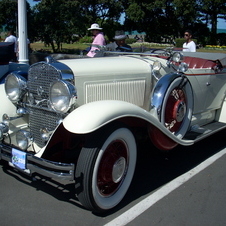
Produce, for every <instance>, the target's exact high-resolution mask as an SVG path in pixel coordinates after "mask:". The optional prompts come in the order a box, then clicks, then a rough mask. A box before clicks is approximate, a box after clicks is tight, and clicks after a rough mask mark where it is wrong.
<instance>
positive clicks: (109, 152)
mask: <svg viewBox="0 0 226 226" xmlns="http://www.w3.org/2000/svg"><path fill="white" fill-rule="evenodd" d="M105 135H106V139H105V140H104V141H103V142H102V144H101V145H98V140H99V139H100V137H101V136H105ZM136 155H137V150H136V142H135V138H134V136H133V134H132V132H131V131H130V130H129V129H127V128H117V129H113V130H108V131H100V133H98V134H96V135H95V137H94V139H92V141H91V140H90V141H88V142H87V145H85V147H83V148H82V150H81V153H80V156H79V159H78V164H77V168H76V174H75V179H76V190H77V196H78V199H79V201H80V202H81V203H82V205H83V206H84V207H86V208H87V209H90V210H92V211H94V212H102V211H106V210H109V209H112V208H113V207H115V206H116V205H117V204H118V203H119V202H120V201H121V200H122V199H123V197H124V196H125V194H126V192H127V190H128V188H129V186H130V183H131V181H132V178H133V174H134V170H135V165H136Z"/></svg>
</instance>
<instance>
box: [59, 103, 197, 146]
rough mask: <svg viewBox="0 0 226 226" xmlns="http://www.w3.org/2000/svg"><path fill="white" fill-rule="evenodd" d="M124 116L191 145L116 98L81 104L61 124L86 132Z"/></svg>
mask: <svg viewBox="0 0 226 226" xmlns="http://www.w3.org/2000/svg"><path fill="white" fill-rule="evenodd" d="M124 117H134V118H139V119H143V120H145V121H147V122H149V123H150V124H152V125H154V126H156V127H157V128H158V129H159V130H161V131H162V132H163V133H164V134H166V135H167V136H168V137H169V138H171V139H172V140H174V141H175V142H177V143H179V144H182V145H191V144H192V143H193V141H189V140H187V141H183V140H181V139H179V138H177V137H176V136H174V135H173V134H172V133H171V132H170V131H168V130H167V129H166V128H165V127H164V126H163V125H162V124H161V123H160V122H159V121H158V120H157V119H156V118H155V117H154V116H152V115H151V114H150V113H149V112H148V111H146V110H144V109H142V108H140V107H138V106H136V105H134V104H131V103H128V102H124V101H117V100H104V101H96V102H91V103H88V104H85V105H82V106H81V107H79V108H77V109H76V110H74V111H73V112H71V113H70V114H69V115H68V116H67V117H66V118H65V119H64V120H63V126H64V127H65V129H66V130H68V131H69V132H71V133H76V134H86V133H91V132H93V131H95V130H97V129H99V128H101V127H102V126H104V125H106V124H108V123H110V122H112V121H115V120H116V119H120V118H124Z"/></svg>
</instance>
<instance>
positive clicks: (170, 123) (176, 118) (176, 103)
mask: <svg viewBox="0 0 226 226" xmlns="http://www.w3.org/2000/svg"><path fill="white" fill-rule="evenodd" d="M185 114H186V98H185V94H184V91H183V90H182V89H173V90H172V91H171V93H170V95H169V97H168V99H167V103H166V108H165V126H166V127H167V128H168V129H169V130H170V131H171V132H176V131H178V130H179V128H180V126H181V124H182V122H183V119H184V116H185Z"/></svg>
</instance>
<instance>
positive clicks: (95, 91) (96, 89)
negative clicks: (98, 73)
mask: <svg viewBox="0 0 226 226" xmlns="http://www.w3.org/2000/svg"><path fill="white" fill-rule="evenodd" d="M144 93H145V79H142V80H141V79H139V80H133V81H116V82H103V83H96V84H95V83H92V84H86V103H89V102H93V101H98V100H122V101H126V102H129V103H132V104H135V105H138V106H143V104H144Z"/></svg>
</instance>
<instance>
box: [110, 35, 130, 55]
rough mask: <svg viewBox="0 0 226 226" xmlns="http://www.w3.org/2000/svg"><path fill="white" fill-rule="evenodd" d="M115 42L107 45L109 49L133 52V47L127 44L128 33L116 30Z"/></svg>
mask: <svg viewBox="0 0 226 226" xmlns="http://www.w3.org/2000/svg"><path fill="white" fill-rule="evenodd" d="M114 40H115V42H113V43H110V44H108V45H107V49H108V50H109V51H117V52H132V51H133V50H132V48H131V46H130V45H127V44H126V35H125V34H124V33H123V32H122V31H119V32H116V34H115V37H114Z"/></svg>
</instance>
